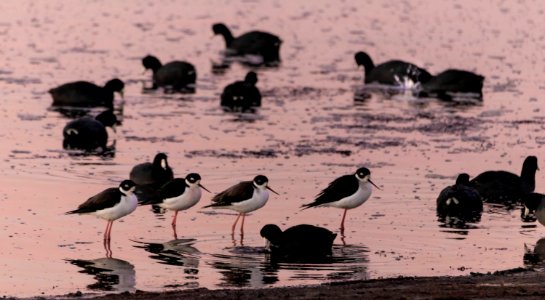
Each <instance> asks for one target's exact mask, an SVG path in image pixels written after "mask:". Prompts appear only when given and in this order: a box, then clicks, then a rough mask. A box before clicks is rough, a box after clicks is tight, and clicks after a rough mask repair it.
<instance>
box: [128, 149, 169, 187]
mask: <svg viewBox="0 0 545 300" xmlns="http://www.w3.org/2000/svg"><path fill="white" fill-rule="evenodd" d="M129 178H130V179H131V180H132V181H134V183H136V185H139V186H140V185H153V186H156V187H157V188H159V187H161V186H162V185H163V184H165V183H167V182H168V181H170V180H172V179H174V174H173V172H172V169H171V168H170V166H169V165H168V161H167V155H166V154H165V153H157V154H156V155H155V158H154V159H153V162H151V163H150V162H146V163H141V164H138V165H136V166H134V167H133V168H132V170H131V173H130V175H129Z"/></svg>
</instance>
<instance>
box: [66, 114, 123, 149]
mask: <svg viewBox="0 0 545 300" xmlns="http://www.w3.org/2000/svg"><path fill="white" fill-rule="evenodd" d="M116 124H117V117H116V116H115V114H114V113H113V111H112V110H106V111H103V112H101V113H100V114H99V115H97V116H96V117H95V118H90V117H82V118H79V119H77V120H73V121H70V122H69V123H68V124H66V126H64V129H63V130H62V134H63V137H64V140H63V146H64V148H65V149H83V150H95V149H98V148H102V149H103V150H104V149H106V144H107V142H108V131H107V130H106V127H110V128H112V129H113V130H115V129H114V128H115V127H114V126H115V125H116Z"/></svg>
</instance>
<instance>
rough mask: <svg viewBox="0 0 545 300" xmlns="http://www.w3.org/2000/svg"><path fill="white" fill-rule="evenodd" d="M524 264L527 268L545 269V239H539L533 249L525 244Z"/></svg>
mask: <svg viewBox="0 0 545 300" xmlns="http://www.w3.org/2000/svg"><path fill="white" fill-rule="evenodd" d="M523 262H524V266H525V267H530V268H535V269H539V270H543V269H545V238H541V239H539V240H538V241H537V243H536V245H535V246H534V248H533V249H532V248H531V247H529V246H528V245H526V244H524V256H523Z"/></svg>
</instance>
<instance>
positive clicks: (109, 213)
mask: <svg viewBox="0 0 545 300" xmlns="http://www.w3.org/2000/svg"><path fill="white" fill-rule="evenodd" d="M137 206H138V200H137V199H136V196H135V195H134V194H130V195H128V196H123V197H121V201H120V202H119V203H117V204H116V205H115V206H113V207H110V208H106V209H102V210H99V211H96V212H94V213H93V215H95V216H97V217H98V218H101V219H104V220H108V221H113V220H117V219H119V218H121V217H124V216H126V215H128V214H130V213H132V212H133V211H134V210H135V209H136V207H137Z"/></svg>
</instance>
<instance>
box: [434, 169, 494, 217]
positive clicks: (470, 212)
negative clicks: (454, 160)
mask: <svg viewBox="0 0 545 300" xmlns="http://www.w3.org/2000/svg"><path fill="white" fill-rule="evenodd" d="M436 202H437V214H438V215H439V216H456V217H461V218H463V219H471V218H473V217H474V216H475V217H476V216H478V215H480V213H481V212H482V211H483V201H482V199H481V195H479V192H478V191H477V190H476V189H475V188H473V187H471V186H470V183H469V175H468V174H466V173H462V174H459V175H458V178H457V179H456V184H454V185H451V186H448V187H446V188H444V189H443V190H442V191H441V193H440V194H439V196H438V197H437V201H436Z"/></svg>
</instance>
